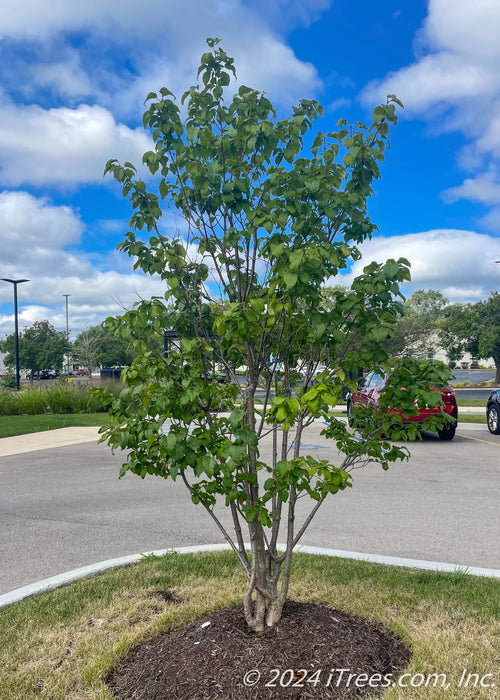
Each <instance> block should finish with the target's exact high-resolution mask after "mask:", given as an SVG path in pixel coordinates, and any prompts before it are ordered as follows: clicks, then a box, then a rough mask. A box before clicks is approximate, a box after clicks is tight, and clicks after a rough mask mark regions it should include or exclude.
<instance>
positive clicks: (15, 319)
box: [1, 277, 29, 391]
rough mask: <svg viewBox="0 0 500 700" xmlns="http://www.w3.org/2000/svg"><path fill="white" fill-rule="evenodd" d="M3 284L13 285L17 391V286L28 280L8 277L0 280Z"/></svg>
mask: <svg viewBox="0 0 500 700" xmlns="http://www.w3.org/2000/svg"><path fill="white" fill-rule="evenodd" d="M1 279H2V281H3V282H10V283H11V284H13V285H14V325H15V333H14V338H15V344H16V388H17V390H18V391H19V325H18V320H17V285H18V284H21V283H22V282H29V280H11V279H9V278H8V277H2V278H1Z"/></svg>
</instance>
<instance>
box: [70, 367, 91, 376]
mask: <svg viewBox="0 0 500 700" xmlns="http://www.w3.org/2000/svg"><path fill="white" fill-rule="evenodd" d="M72 374H73V376H74V377H86V376H87V374H88V372H87V370H85V369H74V370H73V372H72Z"/></svg>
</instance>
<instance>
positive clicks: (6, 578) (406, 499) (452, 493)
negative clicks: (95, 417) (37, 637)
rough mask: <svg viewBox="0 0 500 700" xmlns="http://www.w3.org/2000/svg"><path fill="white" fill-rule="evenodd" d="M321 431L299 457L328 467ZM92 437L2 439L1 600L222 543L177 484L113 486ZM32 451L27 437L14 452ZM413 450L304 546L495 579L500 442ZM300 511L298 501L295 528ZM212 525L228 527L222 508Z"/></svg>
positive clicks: (113, 473) (303, 509) (343, 500)
mask: <svg viewBox="0 0 500 700" xmlns="http://www.w3.org/2000/svg"><path fill="white" fill-rule="evenodd" d="M321 428H322V426H321V425H320V424H315V425H314V426H312V427H311V428H310V430H309V432H308V434H307V436H306V437H305V439H304V447H305V449H306V450H307V451H308V452H309V453H310V454H313V455H315V456H321V457H322V458H323V457H327V456H329V457H331V458H335V456H336V451H335V449H334V448H333V447H332V446H331V445H329V444H327V443H326V442H325V440H324V438H322V436H321V435H320V432H321ZM66 430H69V429H64V431H66ZM71 430H74V429H71ZM92 430H94V429H88V428H87V429H85V430H84V431H83V433H79V435H80V440H83V442H80V443H79V444H74V440H75V439H76V437H75V435H73V437H72V441H73V444H70V445H67V444H61V443H59V446H57V447H50V446H49V443H50V439H54V440H55V439H58V440H60V439H61V438H60V437H59V436H56V435H54V436H53V438H49V437H47V434H43V437H42V436H41V434H38V436H39V439H44V440H45V441H46V443H45V445H44V449H38V450H33V451H30V452H22V453H19V452H18V451H17V453H15V452H16V450H14V449H13V448H12V447H10V454H5V451H6V449H7V446H6V441H9V440H10V441H11V442H10V443H9V444H10V445H11V446H12V444H13V442H12V441H13V440H15V439H12V438H4V439H3V440H0V454H2V452H1V449H2V448H3V450H4V452H3V454H4V456H1V457H0V552H1V567H0V594H1V593H5V592H8V591H11V590H13V589H14V588H18V587H20V586H24V585H27V584H30V583H33V582H35V581H38V580H40V579H43V578H47V577H50V576H54V575H56V574H59V573H63V572H65V571H68V570H70V569H74V568H77V567H80V566H85V565H88V564H94V563H95V562H98V561H102V560H106V559H112V558H115V557H120V556H125V555H128V554H135V553H137V552H141V551H142V552H144V551H151V550H157V549H164V548H169V547H180V546H185V545H197V544H200V545H201V544H211V543H218V542H222V541H223V538H222V536H221V534H220V533H219V530H218V529H217V527H216V526H215V524H214V523H213V521H212V520H211V518H210V517H209V515H208V514H206V513H205V512H204V510H203V509H202V507H201V506H195V505H193V504H192V503H191V501H190V498H189V495H188V493H187V492H186V490H185V488H184V486H183V485H182V484H181V483H180V482H179V483H173V482H171V481H164V480H162V479H161V478H159V477H152V476H148V477H146V478H145V479H144V480H142V479H140V478H139V477H136V476H134V475H131V474H128V475H126V476H125V477H124V478H123V479H121V480H119V479H118V472H119V468H120V465H121V461H122V460H121V456H120V454H115V455H113V454H112V453H111V451H110V450H109V448H108V447H107V446H106V445H103V444H101V445H97V444H96V441H95V440H96V431H94V433H92ZM51 432H54V433H59V434H60V433H61V432H63V431H51ZM17 440H18V441H19V440H20V439H19V438H18V439H17ZM36 440H37V437H36V436H34V437H33V436H23V442H22V444H19V446H18V450H19V449H23V450H24V449H26V448H27V447H28V445H27V443H28V442H29V441H31V445H32V446H33V445H34V446H35V447H36ZM269 449H270V445H267V446H266V447H265V448H264V453H265V451H266V450H269ZM410 449H411V453H412V456H411V459H410V461H409V462H403V463H398V464H396V465H394V466H392V467H391V469H390V470H389V471H388V472H383V470H382V469H381V468H380V467H379V466H377V465H373V464H372V465H368V466H367V467H365V468H363V469H359V470H357V471H355V472H354V475H353V484H354V486H353V488H352V489H351V490H348V491H346V492H341V493H339V494H336V495H335V496H332V497H330V498H329V499H327V501H326V502H325V503H324V504H323V506H322V508H321V509H320V511H319V513H318V514H317V516H316V518H315V519H314V520H313V523H312V525H311V526H310V528H309V529H308V531H307V533H306V535H305V536H304V538H303V540H302V541H301V543H302V544H307V545H314V546H319V547H328V548H332V549H340V550H349V551H358V552H363V553H372V554H380V555H387V556H400V557H407V558H414V559H426V560H431V561H439V562H449V563H452V564H457V565H461V566H464V567H467V566H477V567H485V568H494V569H497V568H500V556H499V550H498V543H499V542H500V526H499V515H498V502H499V495H500V487H499V480H498V469H499V466H500V459H499V458H500V452H499V450H500V437H499V436H493V435H491V434H490V433H489V432H488V430H487V429H486V427H485V426H480V425H469V424H462V425H461V426H459V429H458V431H457V436H456V437H455V439H454V440H453V441H451V442H443V441H440V440H439V439H437V437H436V436H435V435H433V434H431V433H424V434H423V440H422V441H421V442H415V443H412V444H411V446H410ZM12 452H14V453H12ZM308 505H310V503H307V502H306V500H305V499H302V500H301V501H300V502H299V507H298V513H297V515H298V519H299V521H300V520H301V519H303V518H304V517H305V516H306V513H307V512H308V508H307V506H308ZM220 517H221V520H222V522H223V523H224V524H225V525H226V526H228V527H231V522H230V518H229V517H228V513H227V512H225V509H224V508H222V509H221V512H220Z"/></svg>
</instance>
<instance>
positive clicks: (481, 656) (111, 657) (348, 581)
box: [0, 552, 500, 700]
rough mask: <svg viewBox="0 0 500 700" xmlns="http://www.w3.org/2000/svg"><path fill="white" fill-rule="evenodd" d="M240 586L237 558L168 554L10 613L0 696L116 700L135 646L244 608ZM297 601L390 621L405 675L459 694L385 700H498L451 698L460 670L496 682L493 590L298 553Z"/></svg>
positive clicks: (0, 658) (481, 581)
mask: <svg viewBox="0 0 500 700" xmlns="http://www.w3.org/2000/svg"><path fill="white" fill-rule="evenodd" d="M244 587H245V579H244V575H243V573H242V571H241V570H240V567H239V565H238V564H237V562H236V559H235V557H234V555H233V554H232V553H230V552H220V553H200V554H194V555H178V554H175V553H170V554H167V555H166V556H165V557H148V558H145V559H144V560H143V561H141V562H140V563H139V564H136V565H132V566H128V567H123V568H120V569H117V570H114V571H109V572H106V573H104V574H102V575H100V576H96V577H93V578H91V579H87V580H83V581H78V582H76V583H74V584H71V585H69V586H66V587H64V588H61V589H58V590H56V591H52V592H50V593H45V594H42V595H39V596H35V597H33V598H30V599H27V600H24V601H21V602H19V603H16V604H14V605H12V606H9V607H7V608H3V609H2V610H0V697H1V698H5V699H9V698H10V699H14V698H22V699H23V700H29V699H30V698H33V699H35V698H36V699H37V700H48V699H49V698H50V700H77V699H81V698H88V699H90V698H94V699H95V700H97V699H98V700H111V699H112V697H113V696H112V695H111V693H110V691H109V690H108V688H107V686H106V685H105V683H104V679H105V677H106V675H107V673H108V672H109V671H110V669H112V668H114V667H116V666H117V664H118V663H119V662H120V660H122V659H123V658H124V657H126V656H127V655H128V654H129V653H130V651H131V650H132V649H133V648H134V647H135V646H136V645H137V644H139V643H140V642H142V641H144V640H146V639H148V638H152V637H154V636H156V635H158V634H159V633H161V632H162V631H166V630H171V629H174V628H176V627H182V626H184V625H186V624H188V623H189V622H191V621H193V620H195V619H196V618H198V617H200V616H202V615H203V614H205V613H206V612H209V611H210V610H213V609H217V608H221V607H225V606H227V605H232V604H234V603H237V602H240V601H241V597H242V593H243V592H244ZM165 591H169V592H171V593H172V594H174V595H175V596H176V598H178V599H179V600H180V603H179V602H177V603H173V602H167V601H166V600H165V599H164V597H162V596H161V594H160V593H161V592H165ZM290 598H292V599H294V600H301V601H309V602H315V603H320V604H326V605H328V606H330V607H333V608H337V609H340V610H344V611H347V612H350V613H352V614H355V615H358V616H361V617H364V618H367V619H370V620H373V621H380V622H383V623H384V624H385V625H387V626H388V627H389V628H391V629H392V630H393V631H395V632H397V633H398V634H400V635H401V636H402V637H403V638H404V639H405V640H406V641H407V642H408V643H409V644H410V645H411V647H412V652H413V654H412V659H411V661H410V665H409V668H408V669H407V672H408V673H410V674H417V673H422V674H430V673H445V674H447V680H448V681H449V682H450V683H451V689H450V690H449V691H448V692H446V691H444V690H443V689H442V688H432V687H425V686H422V687H418V688H411V687H408V688H398V687H395V688H390V689H388V690H387V691H386V692H385V694H384V696H383V697H384V698H385V699H392V700H394V699H395V698H401V699H403V700H407V699H411V698H430V699H431V700H433V699H435V700H437V699H439V698H450V697H460V699H461V700H462V699H463V700H467V699H469V698H470V699H471V700H472V698H474V699H476V698H484V699H485V700H486V699H490V698H491V697H492V695H491V688H483V687H479V686H478V687H476V688H473V687H469V688H461V689H460V690H459V691H455V692H453V688H454V684H456V683H457V682H458V679H459V678H460V676H461V674H462V671H463V669H467V670H468V672H470V673H478V674H479V676H480V677H482V676H484V675H486V674H488V673H495V672H497V669H498V665H497V664H498V659H496V658H495V653H497V652H498V646H496V645H495V644H496V643H495V635H499V634H500V622H499V615H498V613H499V610H498V601H499V600H500V583H499V582H498V581H497V580H494V579H487V578H480V577H473V576H468V575H467V574H466V573H464V572H457V573H453V574H444V573H435V572H430V571H417V570H410V569H400V568H395V567H387V566H381V565H377V564H369V563H366V562H358V561H353V560H348V559H336V558H330V557H322V556H313V555H306V554H296V555H295V557H294V564H293V571H292V580H291V586H290ZM497 639H498V637H497ZM489 680H490V681H491V680H492V679H489ZM240 681H241V679H240ZM493 682H496V683H497V684H498V683H499V682H500V680H499V679H498V678H496V679H494V680H493Z"/></svg>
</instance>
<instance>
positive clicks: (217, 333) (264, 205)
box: [101, 40, 443, 631]
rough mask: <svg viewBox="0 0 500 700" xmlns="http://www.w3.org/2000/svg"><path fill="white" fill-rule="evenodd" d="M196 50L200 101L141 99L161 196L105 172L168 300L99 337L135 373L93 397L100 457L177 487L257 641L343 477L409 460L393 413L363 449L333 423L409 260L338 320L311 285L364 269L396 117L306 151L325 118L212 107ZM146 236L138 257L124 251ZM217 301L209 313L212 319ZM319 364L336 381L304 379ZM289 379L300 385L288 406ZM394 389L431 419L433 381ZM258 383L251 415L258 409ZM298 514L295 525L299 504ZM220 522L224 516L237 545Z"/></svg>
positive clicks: (222, 62) (341, 301)
mask: <svg viewBox="0 0 500 700" xmlns="http://www.w3.org/2000/svg"><path fill="white" fill-rule="evenodd" d="M208 44H209V46H210V48H211V49H212V50H211V51H209V52H207V53H204V54H203V56H202V58H201V65H200V68H199V72H198V76H199V77H200V78H201V84H200V85H195V86H193V87H190V88H189V89H188V90H187V92H186V93H185V94H184V95H183V97H182V103H183V105H184V112H185V115H186V116H185V118H183V116H182V113H181V110H180V108H179V106H178V105H177V104H176V102H175V100H174V99H173V95H172V93H171V92H170V91H169V90H168V89H166V88H162V89H161V90H160V93H159V95H157V94H155V93H150V94H149V95H148V98H147V102H149V106H148V108H147V110H146V112H145V114H144V125H145V127H146V128H148V129H150V130H151V132H152V139H153V141H154V143H155V150H154V151H150V152H147V153H145V154H144V157H143V162H144V163H145V164H146V166H147V167H148V168H149V170H150V172H151V173H152V175H157V176H158V193H159V194H157V193H156V192H152V191H148V189H147V187H146V183H145V182H144V181H142V180H140V179H138V178H137V174H136V169H135V167H134V166H133V165H132V164H131V163H124V164H123V165H120V164H119V163H118V162H117V161H116V160H111V161H109V162H108V163H107V165H106V168H105V173H107V172H110V173H112V174H113V176H114V177H115V179H116V180H117V181H118V182H119V183H121V185H122V193H123V195H124V196H125V197H129V199H130V202H131V206H132V209H133V214H132V217H131V219H130V227H131V230H130V231H129V232H128V233H127V234H126V235H125V239H124V241H123V242H122V243H121V244H120V245H119V248H120V249H121V250H122V251H124V252H125V253H127V254H128V255H129V256H131V257H133V258H134V260H135V263H134V264H135V267H136V268H140V269H141V270H143V271H144V272H145V273H146V274H155V275H159V276H160V277H161V279H162V280H164V282H165V286H166V291H165V294H164V296H163V297H158V298H153V299H151V300H149V301H148V300H144V301H141V302H139V303H138V304H137V305H136V307H135V308H134V309H132V310H130V311H128V312H127V313H125V314H124V315H123V316H121V317H119V318H116V319H108V321H107V325H108V327H110V328H112V329H113V330H114V331H115V332H117V333H119V334H121V335H122V336H123V337H127V338H134V339H135V343H136V350H137V352H138V356H137V357H136V358H135V359H134V361H133V363H132V365H131V367H130V368H128V369H126V370H125V371H124V375H125V379H126V383H127V387H126V388H125V389H124V390H123V391H122V392H121V393H120V396H119V397H118V398H117V399H115V398H114V397H112V396H111V394H110V393H107V392H106V390H102V392H101V395H103V396H104V397H105V398H107V402H108V406H109V410H110V412H111V414H112V415H113V416H114V418H115V421H114V422H113V424H112V425H110V426H108V427H107V428H106V427H103V428H102V432H103V437H102V439H103V440H107V441H108V443H109V444H110V445H111V446H112V447H114V448H116V447H119V448H121V449H124V450H126V451H127V458H126V462H125V463H124V464H123V466H122V469H121V475H124V474H125V473H126V472H127V471H131V472H133V473H135V474H137V475H139V476H141V477H145V476H146V474H155V475H158V476H161V477H163V478H172V479H177V478H178V479H181V480H182V482H183V483H184V484H185V486H186V487H187V488H188V489H189V491H190V493H191V498H192V500H193V502H194V503H199V504H201V505H202V506H203V507H204V508H205V509H206V511H207V512H208V513H209V514H210V516H211V517H212V518H213V520H214V521H215V522H216V524H217V525H218V527H219V528H220V530H221V531H222V533H223V535H224V537H225V539H226V540H227V541H228V542H229V544H230V545H231V547H232V549H233V551H234V552H235V554H236V556H237V557H238V559H239V561H240V562H241V564H242V566H243V568H244V570H245V572H246V575H247V580H248V587H247V590H246V594H245V596H244V611H245V617H246V620H247V623H248V625H249V626H250V628H252V629H253V630H256V631H261V630H263V629H264V628H265V627H266V626H272V625H274V624H275V623H276V622H277V621H278V620H279V619H280V616H281V611H282V607H283V604H284V602H285V600H286V596H287V591H288V583H289V577H290V567H291V561H292V552H293V549H294V547H295V545H296V544H297V543H298V542H299V540H300V539H301V537H302V535H303V534H304V532H305V530H306V528H307V527H308V525H309V524H310V522H311V520H312V518H313V517H314V515H315V514H316V513H317V511H318V509H319V508H320V506H321V505H322V503H323V502H324V501H325V499H326V497H327V496H328V495H329V494H335V493H337V492H339V491H342V490H344V489H346V488H349V487H350V486H351V473H350V472H351V471H352V469H353V468H355V467H356V466H360V465H361V464H364V463H367V462H373V461H376V462H379V463H380V464H381V465H382V467H383V468H387V467H388V465H389V463H390V462H392V461H395V460H397V459H400V458H405V457H407V455H408V452H407V450H406V449H404V448H402V447H401V446H398V445H396V444H390V443H388V442H386V441H384V440H383V439H382V437H381V436H382V433H383V432H384V431H385V432H387V433H390V431H391V426H392V424H393V423H394V421H395V420H396V421H397V418H395V417H394V416H393V415H392V414H390V413H389V414H386V413H384V414H382V415H381V416H370V417H368V416H365V418H370V420H367V421H365V423H364V426H363V427H362V426H359V435H358V436H355V435H353V434H352V433H351V432H350V430H349V429H348V427H347V426H346V424H345V422H343V421H341V420H339V419H337V418H334V417H332V416H331V415H330V407H331V406H333V405H335V404H336V402H337V398H338V396H339V395H340V392H341V391H342V387H343V385H344V383H345V377H346V373H348V372H351V371H355V370H356V369H357V367H358V366H361V367H365V368H367V367H372V366H376V367H382V366H384V364H385V363H386V361H387V354H386V353H385V352H384V350H383V348H382V347H381V343H382V342H383V341H384V340H385V339H386V338H387V337H389V336H390V334H391V333H392V332H393V328H394V325H395V322H396V319H397V317H398V315H399V313H400V311H401V304H400V302H399V300H398V296H400V293H399V283H400V282H402V281H403V280H406V279H408V278H409V263H408V261H406V260H403V259H402V260H399V261H395V260H389V261H388V262H386V263H384V264H380V263H371V264H370V265H368V266H367V267H365V269H364V272H363V274H362V275H360V276H359V277H358V278H356V279H355V281H354V282H353V284H352V287H351V288H350V289H342V288H338V289H335V291H334V292H333V294H334V295H335V299H334V303H328V304H325V303H324V302H325V297H324V294H323V286H324V284H325V282H326V281H327V280H329V279H330V278H331V277H332V276H335V275H336V274H337V273H338V271H339V270H341V269H345V268H346V267H347V265H348V264H349V262H350V261H351V260H352V259H359V257H360V253H359V250H358V248H357V245H358V244H359V243H361V242H362V241H364V240H366V239H367V238H370V237H371V236H372V234H373V233H374V231H375V229H376V227H375V225H374V224H373V223H372V222H371V221H370V219H369V217H368V215H367V199H368V198H369V197H370V195H371V194H372V182H373V180H374V178H378V177H379V176H380V171H379V163H380V162H381V161H382V160H383V159H384V151H385V148H386V146H387V142H388V132H389V125H390V124H391V123H395V122H396V115H395V104H394V103H398V100H397V99H396V98H394V97H390V98H389V100H388V103H387V104H385V105H381V106H379V107H377V108H376V109H375V111H374V114H373V124H372V125H371V126H370V127H366V126H364V125H362V124H357V125H355V127H349V126H348V125H347V123H346V122H345V121H343V120H342V121H340V122H339V123H338V125H337V130H336V131H334V132H331V133H327V134H323V133H321V132H318V133H316V134H315V135H314V138H313V139H312V141H311V146H310V150H308V149H307V148H306V145H305V141H306V138H307V137H308V135H309V133H310V132H311V131H312V128H313V123H314V121H315V120H316V119H317V118H318V117H319V116H320V115H321V114H322V108H321V106H320V105H319V104H318V103H317V102H316V101H314V100H313V101H311V100H303V101H301V102H300V103H299V105H298V106H297V107H295V108H294V109H293V113H292V114H291V116H289V117H287V118H283V119H280V118H278V116H277V114H276V112H275V110H274V108H273V106H272V104H271V102H270V101H269V99H268V98H267V97H266V96H265V95H264V94H262V93H259V92H258V91H256V90H253V89H251V88H249V87H246V86H243V85H242V86H240V87H239V89H238V91H237V92H236V93H235V94H234V95H233V97H232V99H230V98H228V99H227V101H225V99H224V91H225V88H226V87H227V86H228V85H229V84H230V82H231V76H232V75H233V74H234V72H235V71H234V65H233V59H231V58H230V57H228V56H227V55H226V53H225V52H224V51H223V50H222V49H221V48H220V47H218V46H217V44H218V41H217V40H208ZM160 198H161V200H163V205H162V206H163V207H174V208H176V209H177V210H178V211H179V212H180V213H181V215H182V216H183V217H184V218H185V220H186V222H187V227H188V230H189V238H188V239H187V240H186V241H182V240H180V239H178V238H171V237H169V236H168V235H166V234H165V233H164V232H163V230H162V228H161V222H160V221H161V216H162V208H161V206H160ZM143 229H145V231H146V232H147V233H148V236H149V238H148V240H146V241H142V240H140V239H139V238H138V237H137V232H138V231H140V230H143ZM215 298H220V299H223V300H224V302H223V303H221V304H220V308H219V310H218V313H217V314H216V318H215V320H214V319H213V315H214V314H213V309H212V308H211V305H213V303H214V299H215ZM165 330H175V331H177V332H178V334H179V342H178V343H177V347H174V348H172V349H171V351H170V352H169V353H168V354H166V355H165V354H164V353H162V352H157V351H156V352H155V351H154V350H151V349H150V345H149V342H150V339H151V338H154V337H157V336H161V335H162V334H163V332H164V331H165ZM350 334H352V335H353V337H355V338H356V343H355V344H354V346H351V344H350V343H349V337H350ZM359 338H361V342H358V339H359ZM327 349H328V350H329V351H330V352H331V356H332V357H334V358H335V360H336V364H335V366H334V367H332V368H331V371H325V372H323V373H322V375H320V377H319V378H317V379H316V380H314V379H313V373H314V370H315V368H316V366H317V364H318V361H319V360H320V358H321V357H323V356H324V354H325V351H326V350H327ZM337 349H339V351H337ZM340 349H341V350H340ZM228 353H231V358H232V360H231V361H232V362H237V364H241V365H245V367H246V368H247V370H246V377H245V382H244V383H242V384H241V386H238V385H237V384H236V383H234V382H231V383H226V384H224V385H218V384H216V383H215V381H214V377H213V367H214V366H215V365H216V364H218V363H220V364H222V365H224V366H226V367H227V361H226V358H227V357H228ZM299 362H301V364H302V365H303V367H304V372H305V377H304V380H303V387H301V388H300V389H299V390H297V391H296V392H295V393H294V392H293V391H292V387H293V384H294V381H293V380H294V376H295V375H294V369H295V368H296V367H297V365H298V363H299ZM230 369H231V367H228V370H230ZM394 372H395V374H394V379H393V382H392V385H391V386H388V388H387V393H386V396H385V398H384V400H385V401H386V402H387V404H386V405H387V406H388V405H389V403H388V402H390V401H391V400H393V401H395V402H398V405H399V403H401V405H402V406H404V409H405V410H407V411H409V412H411V411H415V406H414V400H415V392H414V390H413V388H412V381H411V379H412V377H414V376H415V374H416V373H417V372H418V374H419V376H420V377H421V378H423V379H427V380H428V384H426V383H425V382H424V384H423V385H422V391H420V390H419V399H420V400H425V401H426V402H427V403H430V404H432V405H435V404H436V401H437V400H438V397H437V393H438V392H433V391H428V390H427V389H429V387H430V383H431V382H433V381H436V380H437V378H438V377H442V376H443V375H442V371H441V369H439V371H437V370H436V367H435V366H433V365H430V364H423V365H422V366H419V367H418V370H417V368H416V363H415V362H414V361H411V360H406V361H405V362H403V363H401V365H399V366H398V367H397V368H395V369H394ZM260 383H263V384H264V394H265V398H264V402H263V405H260V404H258V403H257V402H256V398H255V396H256V390H257V387H258V385H259V384H260ZM352 386H353V385H352ZM401 386H405V387H408V390H407V391H402V390H401V389H400V387H401ZM241 395H242V398H241V399H240V396H241ZM314 420H322V421H325V422H326V424H327V426H326V427H325V429H324V431H323V432H324V434H325V435H326V436H327V437H328V438H331V439H332V441H333V444H335V445H336V446H337V449H338V451H339V457H338V460H336V461H335V463H333V462H330V461H329V460H326V459H318V458H316V457H313V456H310V455H308V454H307V453H306V454H304V448H303V446H302V444H303V435H304V431H305V430H306V429H307V427H308V426H309V425H310V424H311V423H312V422H313V421H314ZM166 421H168V423H166ZM442 424H443V421H441V423H440V425H442ZM166 425H168V429H166V428H165V426H166ZM165 431H166V432H165ZM266 445H267V447H266ZM266 450H269V453H268V454H269V458H265V452H266ZM306 497H309V498H310V499H311V509H310V511H309V512H308V514H307V515H306V516H305V517H304V518H303V519H302V520H298V519H297V513H296V505H297V502H298V499H299V498H306ZM218 507H227V508H228V509H229V512H230V513H231V516H232V524H233V530H234V533H233V534H232V533H231V532H230V531H229V530H228V529H227V528H226V527H225V526H224V525H223V523H222V521H221V519H220V517H219V516H218V512H219V511H218ZM244 529H246V531H247V532H248V536H249V540H250V554H249V553H248V552H247V550H246V546H245V536H244ZM281 530H284V540H285V551H283V552H280V551H278V542H279V536H280V531H281Z"/></svg>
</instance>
